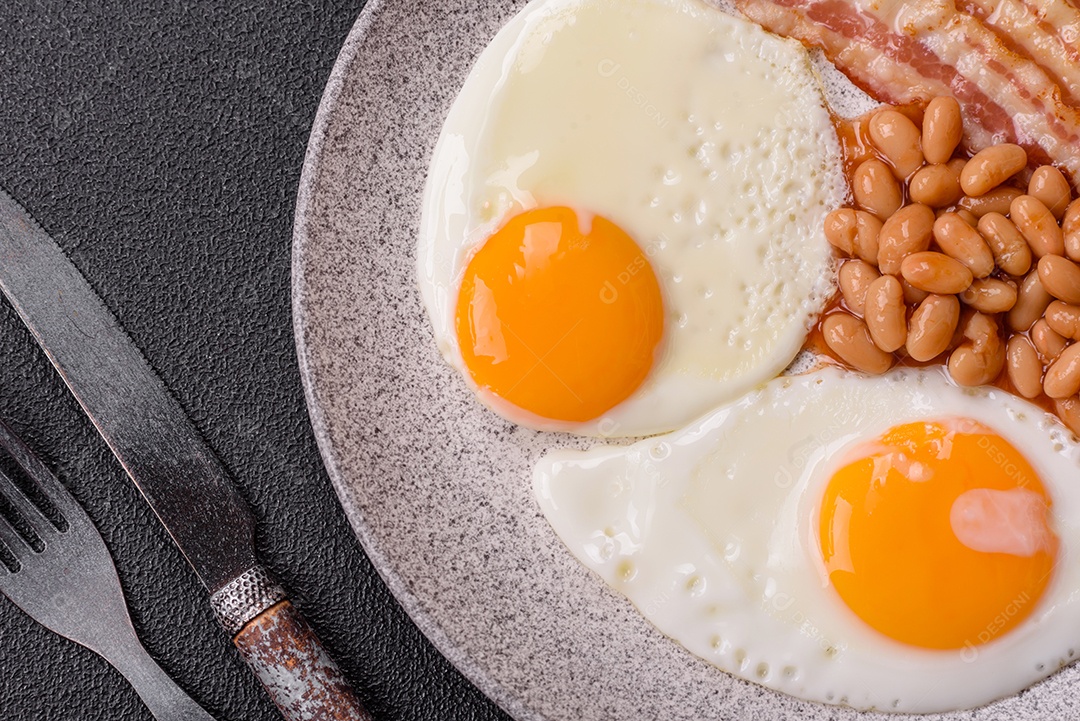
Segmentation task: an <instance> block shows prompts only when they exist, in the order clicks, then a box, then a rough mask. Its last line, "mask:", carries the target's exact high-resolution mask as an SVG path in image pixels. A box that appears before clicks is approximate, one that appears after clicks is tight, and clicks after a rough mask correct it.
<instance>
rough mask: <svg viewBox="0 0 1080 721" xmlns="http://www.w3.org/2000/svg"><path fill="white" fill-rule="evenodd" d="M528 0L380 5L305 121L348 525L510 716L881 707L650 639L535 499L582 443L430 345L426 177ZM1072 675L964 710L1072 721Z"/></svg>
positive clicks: (317, 393) (315, 352) (310, 229)
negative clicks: (833, 699) (494, 407)
mask: <svg viewBox="0 0 1080 721" xmlns="http://www.w3.org/2000/svg"><path fill="white" fill-rule="evenodd" d="M523 4H524V3H523V2H520V1H519V0H500V1H490V0H440V2H428V1H426V0H423V1H419V2H405V1H404V0H385V1H383V0H373V1H372V2H370V3H369V4H368V7H367V9H366V10H365V11H364V14H363V15H362V16H361V18H360V20H359V21H358V22H357V24H356V27H355V28H354V29H353V31H352V33H351V34H350V36H349V38H348V40H347V42H346V43H345V47H344V48H343V50H342V52H341V55H340V57H339V58H338V61H337V65H336V66H335V68H334V71H333V74H332V76H331V79H330V82H329V84H328V86H327V88H326V93H325V96H324V97H323V100H322V105H321V108H320V110H319V114H318V117H317V119H316V122H315V128H314V131H313V133H312V137H311V142H310V146H309V148H308V155H307V160H306V162H305V165H304V173H303V179H302V182H301V186H300V193H299V199H298V204H297V216H296V233H295V247H294V266H293V271H294V278H293V293H294V309H295V323H296V334H297V346H298V352H299V358H300V365H301V369H302V371H303V375H304V380H305V383H306V386H307V398H308V404H309V407H310V410H311V417H312V420H313V422H314V426H315V431H316V434H317V436H318V439H319V443H320V446H321V448H322V453H323V457H324V459H325V461H326V465H327V468H328V469H329V472H330V477H331V478H332V480H333V483H334V485H335V487H336V489H337V493H338V495H339V496H340V498H341V503H342V505H343V506H344V508H345V511H346V512H347V514H348V516H349V519H350V521H351V523H352V525H353V527H354V528H355V529H356V533H357V535H358V536H359V538H360V540H361V542H362V543H363V544H364V547H365V549H366V550H367V553H368V555H369V556H370V557H371V559H372V560H373V561H374V563H375V565H376V566H377V567H378V568H379V570H380V571H381V573H382V574H383V577H384V578H385V580H386V582H387V584H389V586H390V588H391V589H392V590H393V592H394V594H395V595H396V596H397V598H398V599H399V601H400V602H401V603H402V605H403V606H404V607H405V609H406V610H407V611H408V612H409V613H410V614H411V616H412V618H413V619H414V620H415V621H416V623H417V624H418V625H419V627H420V628H421V629H422V630H423V631H424V633H426V634H427V636H428V637H429V638H430V639H431V640H432V641H433V642H434V643H435V645H436V646H437V647H438V648H439V649H440V650H441V651H442V652H443V653H444V654H445V655H446V656H447V657H448V658H449V659H450V660H451V661H452V662H453V663H454V664H456V665H457V667H458V668H460V669H461V670H462V671H463V672H464V673H465V674H466V675H467V676H468V677H469V678H470V679H472V681H473V682H474V683H476V684H477V685H478V686H479V687H480V688H481V689H482V690H483V691H484V692H485V693H487V694H488V695H489V696H490V697H491V698H493V699H494V700H495V701H496V702H497V703H498V704H499V705H501V706H502V707H503V708H505V709H506V710H507V711H508V712H509V713H510V714H511V715H513V716H514V717H516V718H518V719H530V720H531V719H545V720H547V721H588V720H589V719H617V720H626V721H630V720H631V719H633V720H635V721H636V720H639V719H665V721H702V720H704V719H735V718H739V719H749V718H757V719H761V718H770V719H796V718H799V719H822V720H824V719H860V721H861V720H862V719H870V718H890V717H888V716H878V715H872V714H862V715H860V714H857V713H855V712H852V711H849V710H845V709H838V708H834V707H826V706H821V705H817V704H812V703H806V702H802V701H798V700H795V699H792V698H789V697H786V696H783V695H781V694H778V693H775V692H772V691H768V690H765V689H763V688H760V687H758V686H756V685H753V684H750V683H746V682H743V681H739V680H736V679H733V678H732V677H730V676H728V675H726V674H724V673H722V672H721V671H719V670H717V669H715V668H713V667H711V666H709V665H708V664H706V663H705V662H704V661H701V660H700V659H698V658H696V657H694V656H692V655H691V654H689V653H688V652H686V651H684V650H683V649H682V648H680V647H679V646H677V645H676V644H674V643H672V642H670V641H669V640H668V639H666V638H665V637H664V636H662V635H661V634H660V633H659V632H658V631H656V630H655V629H654V628H653V627H652V626H650V625H649V623H648V622H646V621H645V620H644V619H643V618H642V617H641V616H640V615H639V614H638V613H637V612H636V611H635V610H634V609H633V607H631V606H630V604H629V603H628V602H627V601H626V600H624V599H623V598H622V597H620V596H618V595H616V594H615V593H613V592H611V591H609V590H608V589H607V588H606V587H605V586H604V585H603V583H602V582H601V581H600V580H599V579H598V578H597V577H595V576H593V575H591V573H590V572H588V571H587V570H585V569H584V568H582V567H581V566H580V565H578V563H577V562H576V561H575V560H574V559H573V558H572V557H571V555H570V553H569V552H568V551H567V550H566V549H564V547H563V546H562V545H561V544H560V542H559V541H558V539H557V538H556V537H555V535H554V534H553V533H552V531H551V530H550V528H549V527H548V525H547V523H546V522H545V520H544V519H543V517H542V516H541V515H540V512H539V510H538V508H537V506H536V504H535V503H534V501H533V499H532V495H531V491H530V482H529V472H530V466H531V464H532V462H533V460H534V459H536V458H537V457H538V456H539V455H540V454H541V452H542V451H543V450H544V449H545V448H549V447H551V446H554V445H560V444H566V443H569V442H573V441H570V440H569V439H567V438H566V437H563V436H553V435H550V434H540V433H535V432H532V431H528V430H525V429H522V428H517V427H514V426H513V425H510V424H508V423H506V422H504V421H502V420H500V419H499V418H497V417H496V416H495V415H493V414H492V413H490V412H488V411H487V410H485V409H484V408H483V407H482V406H481V405H480V404H479V403H478V402H476V401H475V400H474V399H473V397H472V394H471V393H470V391H469V390H468V389H467V388H466V386H465V383H464V382H463V381H462V380H461V379H460V378H459V377H457V376H456V375H455V373H454V372H453V371H452V370H451V369H450V368H449V367H448V366H447V365H446V364H445V363H444V362H443V361H442V359H441V358H440V357H439V353H438V351H437V350H436V348H435V343H434V341H433V340H432V334H431V330H430V328H429V326H428V322H427V318H426V316H425V314H424V309H423V307H422V305H421V301H420V294H419V292H418V291H417V288H416V282H415V279H414V262H415V249H416V235H417V229H418V224H419V219H420V196H421V191H422V189H423V184H424V176H425V171H426V168H427V164H428V159H429V157H430V155H431V152H432V149H433V147H434V144H435V140H436V138H437V136H438V133H439V129H440V127H441V125H442V122H443V118H444V117H445V115H446V112H447V111H448V110H449V108H450V104H451V102H452V101H453V98H454V96H455V94H456V92H457V90H458V88H459V87H460V85H461V83H462V81H463V79H464V78H465V75H466V74H467V72H468V70H469V68H470V66H471V64H472V62H473V60H474V58H475V57H476V56H477V55H478V54H479V53H480V51H481V50H482V49H483V47H484V46H485V44H486V43H487V41H488V40H489V39H490V38H491V37H492V36H493V35H494V34H495V32H496V31H497V30H498V28H499V27H500V26H501V25H502V24H503V23H504V22H505V21H506V20H508V19H509V18H510V17H511V15H512V14H513V13H514V12H515V11H516V10H517V9H519V8H520V7H521V5H523ZM577 442H578V443H580V441H577ZM1077 674H1078V670H1077V669H1076V668H1075V667H1073V668H1070V669H1067V670H1065V671H1063V672H1061V673H1058V674H1057V675H1055V676H1053V677H1052V678H1051V679H1050V680H1048V681H1046V682H1044V683H1042V684H1040V685H1039V686H1037V687H1036V688H1035V689H1034V690H1032V691H1029V692H1027V693H1024V694H1021V695H1020V696H1018V697H1014V698H1010V699H1007V700H1005V701H1002V702H999V703H996V704H993V705H991V706H989V707H986V708H983V709H980V710H978V711H976V712H969V713H964V714H957V715H955V718H964V719H980V720H984V721H989V720H991V719H995V720H996V719H1002V720H1003V719H1016V718H1024V719H1059V718H1068V717H1071V716H1072V711H1071V708H1072V704H1071V702H1070V701H1069V699H1070V697H1071V695H1072V692H1071V690H1070V689H1076V688H1078V687H1080V681H1078V677H1077ZM938 718H942V717H938Z"/></svg>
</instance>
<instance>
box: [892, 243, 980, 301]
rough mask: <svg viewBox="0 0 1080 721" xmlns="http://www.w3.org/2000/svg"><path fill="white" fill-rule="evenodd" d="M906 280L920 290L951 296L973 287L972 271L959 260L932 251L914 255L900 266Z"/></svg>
mask: <svg viewBox="0 0 1080 721" xmlns="http://www.w3.org/2000/svg"><path fill="white" fill-rule="evenodd" d="M900 273H901V274H902V275H903V276H904V280H906V281H907V282H908V283H911V284H912V285H913V286H915V287H916V288H918V289H919V290H925V291H927V292H929V293H941V294H942V295H951V294H954V293H960V292H962V291H964V290H965V289H967V287H968V286H969V285H971V280H972V276H971V271H970V270H968V268H967V266H965V265H964V264H963V263H961V262H960V261H958V260H953V259H952V258H950V257H949V256H947V255H945V254H944V253H935V252H934V251H932V250H927V251H923V252H921V253H912V254H911V255H909V256H908V257H906V258H904V262H903V263H901V264H900Z"/></svg>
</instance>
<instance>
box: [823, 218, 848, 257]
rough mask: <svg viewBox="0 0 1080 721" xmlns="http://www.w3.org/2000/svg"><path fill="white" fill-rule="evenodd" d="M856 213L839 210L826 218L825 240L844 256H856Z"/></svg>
mask: <svg viewBox="0 0 1080 721" xmlns="http://www.w3.org/2000/svg"><path fill="white" fill-rule="evenodd" d="M855 223H856V221H855V211H854V210H853V209H851V208H838V209H836V210H834V211H832V212H831V213H829V214H828V215H826V216H825V240H827V241H829V245H831V246H833V247H834V248H836V249H837V250H839V251H840V252H841V253H843V254H844V255H854V254H855V229H856V225H855Z"/></svg>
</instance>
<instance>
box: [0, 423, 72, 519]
mask: <svg viewBox="0 0 1080 721" xmlns="http://www.w3.org/2000/svg"><path fill="white" fill-rule="evenodd" d="M0 452H2V453H6V455H7V456H8V458H10V459H11V460H12V461H14V462H15V464H16V465H17V466H18V467H19V468H20V469H21V470H22V472H23V473H24V474H25V475H26V477H27V479H28V480H29V481H30V482H31V483H33V484H34V485H35V486H36V488H37V490H38V492H39V493H40V494H41V495H42V496H43V497H44V499H45V501H46V502H47V503H50V504H52V506H53V509H54V510H55V511H56V513H57V514H58V515H60V516H61V517H62V518H63V520H64V521H65V522H67V521H70V519H71V518H72V517H73V516H76V515H78V514H79V513H80V512H82V508H81V507H80V506H79V505H78V503H77V502H76V501H75V499H74V498H72V497H71V495H70V494H69V493H68V491H67V489H66V488H64V486H63V484H62V483H60V481H59V480H58V479H57V478H56V476H55V475H53V473H52V471H50V470H49V469H48V467H47V466H46V465H45V464H44V463H42V462H41V459H39V458H38V457H37V456H36V455H35V454H34V452H33V451H31V450H30V448H29V446H27V445H26V443H24V442H23V440H22V439H21V438H19V437H18V436H17V435H15V432H14V431H13V430H11V428H9V427H8V425H7V424H6V423H4V422H3V421H0ZM8 480H9V481H12V482H13V479H11V478H9V479H8ZM13 485H15V487H16V489H17V488H18V484H14V483H13ZM19 495H20V496H22V497H23V498H25V497H26V495H25V494H19ZM34 508H35V510H37V511H38V512H39V515H43V516H45V518H46V520H47V521H48V522H49V525H50V526H54V527H55V524H54V523H52V521H51V520H50V519H49V513H48V511H47V510H45V509H38V508H37V507H36V506H34ZM62 529H63V526H61V530H62Z"/></svg>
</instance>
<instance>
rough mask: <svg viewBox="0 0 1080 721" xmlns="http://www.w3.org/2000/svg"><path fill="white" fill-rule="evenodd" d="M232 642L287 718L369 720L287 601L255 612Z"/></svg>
mask: <svg viewBox="0 0 1080 721" xmlns="http://www.w3.org/2000/svg"><path fill="white" fill-rule="evenodd" d="M233 643H234V644H236V647H237V648H238V649H240V653H241V654H242V655H243V657H244V659H245V660H246V661H247V662H248V666H250V667H251V670H252V671H254V672H255V675H256V676H257V677H258V679H259V681H261V682H262V685H263V686H264V687H266V692H267V693H269V694H270V698H272V699H273V700H274V703H275V704H277V707H278V708H279V709H280V710H281V714H282V715H283V716H284V717H285V718H287V719H289V721H371V715H370V714H369V713H368V712H367V711H365V710H364V708H363V707H362V706H361V705H360V702H359V701H357V700H356V695H355V694H354V693H353V690H352V688H350V687H349V683H348V682H347V681H346V680H345V677H344V676H342V675H341V671H340V670H339V669H338V667H337V664H336V663H334V659H332V658H330V655H329V654H328V653H327V652H326V649H324V648H323V646H322V643H321V642H320V641H319V639H318V638H317V637H316V636H315V632H314V631H312V630H311V626H309V625H308V623H307V621H305V620H304V617H303V616H301V615H300V612H299V611H297V610H296V608H294V607H293V605H292V604H291V603H289V601H287V600H286V601H281V602H280V603H278V604H277V605H275V606H272V607H270V608H269V609H267V610H266V611H263V612H262V613H261V614H259V615H258V616H256V617H255V618H254V619H253V620H252V621H250V622H249V623H248V625H246V626H244V628H243V629H241V631H240V633H238V634H237V635H236V638H234V639H233Z"/></svg>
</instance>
